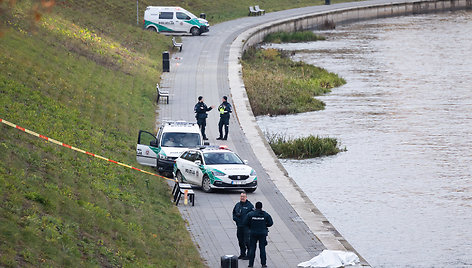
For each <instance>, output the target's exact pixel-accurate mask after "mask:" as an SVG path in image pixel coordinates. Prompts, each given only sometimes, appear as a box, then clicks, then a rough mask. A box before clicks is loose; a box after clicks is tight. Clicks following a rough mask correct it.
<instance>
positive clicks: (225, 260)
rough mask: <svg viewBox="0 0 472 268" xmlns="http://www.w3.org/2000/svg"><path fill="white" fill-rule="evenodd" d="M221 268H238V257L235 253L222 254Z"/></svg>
mask: <svg viewBox="0 0 472 268" xmlns="http://www.w3.org/2000/svg"><path fill="white" fill-rule="evenodd" d="M221 268H238V257H236V256H235V255H224V256H221Z"/></svg>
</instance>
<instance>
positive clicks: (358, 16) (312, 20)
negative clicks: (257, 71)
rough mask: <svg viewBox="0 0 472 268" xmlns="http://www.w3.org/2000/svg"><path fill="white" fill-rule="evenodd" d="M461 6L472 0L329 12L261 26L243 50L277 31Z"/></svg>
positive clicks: (425, 2)
mask: <svg viewBox="0 0 472 268" xmlns="http://www.w3.org/2000/svg"><path fill="white" fill-rule="evenodd" d="M461 9H472V0H439V1H416V2H403V3H389V4H380V5H373V6H367V7H354V8H345V9H337V10H331V11H325V12H320V13H315V14H310V15H304V16H299V17H295V18H288V19H284V20H280V21H277V22H275V23H269V24H265V25H261V26H259V27H257V28H256V29H255V31H254V32H252V35H251V36H250V37H249V38H248V39H247V40H245V44H244V46H243V50H246V48H248V47H250V46H253V45H255V44H258V43H260V42H262V40H263V39H264V37H265V36H266V35H267V34H269V33H274V32H294V31H302V30H309V29H319V28H322V27H324V26H325V25H338V24H345V23H352V22H356V21H362V20H371V19H378V18H386V17H395V16H404V15H413V14H424V13H432V12H445V11H452V10H461Z"/></svg>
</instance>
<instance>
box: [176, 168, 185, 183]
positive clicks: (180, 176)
mask: <svg viewBox="0 0 472 268" xmlns="http://www.w3.org/2000/svg"><path fill="white" fill-rule="evenodd" d="M175 176H176V177H177V181H179V182H184V176H182V173H180V170H177V173H176V175H175Z"/></svg>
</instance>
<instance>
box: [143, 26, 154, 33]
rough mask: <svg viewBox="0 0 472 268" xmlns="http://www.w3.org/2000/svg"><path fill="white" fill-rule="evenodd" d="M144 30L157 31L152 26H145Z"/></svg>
mask: <svg viewBox="0 0 472 268" xmlns="http://www.w3.org/2000/svg"><path fill="white" fill-rule="evenodd" d="M146 30H148V31H151V32H157V30H156V28H154V27H152V26H151V27H147V28H146Z"/></svg>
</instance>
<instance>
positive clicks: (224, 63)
mask: <svg viewBox="0 0 472 268" xmlns="http://www.w3.org/2000/svg"><path fill="white" fill-rule="evenodd" d="M381 3H387V1H366V2H353V3H343V4H337V5H329V6H313V7H306V8H299V9H292V10H285V11H280V12H274V13H267V14H266V15H263V16H256V17H246V18H241V19H237V20H233V21H229V22H224V23H221V24H217V25H214V26H211V27H210V32H208V33H205V34H203V35H201V36H183V37H182V42H183V49H182V52H178V51H177V49H175V50H174V51H173V52H172V55H171V64H170V72H166V73H163V75H162V77H161V83H160V84H161V87H163V88H164V89H165V90H169V92H170V101H169V104H165V103H163V102H161V103H160V104H159V106H158V110H157V111H156V112H157V113H158V117H157V122H156V123H159V122H161V121H163V120H186V121H191V122H194V121H195V117H194V112H193V107H194V105H195V104H196V103H197V97H198V96H200V95H201V96H203V97H204V100H205V103H206V104H207V105H209V106H210V105H215V106H216V107H217V106H218V105H219V104H220V103H221V98H222V96H224V95H226V96H228V97H229V101H230V102H232V98H231V92H230V88H229V83H228V55H229V48H230V45H231V43H232V42H233V41H234V40H235V39H236V37H237V36H238V35H239V34H241V33H242V32H243V31H245V30H247V29H249V28H252V27H255V26H258V25H260V24H262V23H266V22H270V21H276V20H280V19H286V18H290V17H295V16H300V15H304V14H311V13H315V12H321V11H328V10H334V9H337V8H345V7H355V6H367V5H373V4H381ZM262 8H264V7H262ZM218 120H219V114H218V112H217V111H216V109H214V110H213V111H210V112H209V116H208V118H207V131H206V133H207V136H208V137H209V142H210V143H211V144H212V145H215V144H216V145H219V144H224V145H227V146H228V147H229V148H230V149H232V150H233V151H235V152H237V153H238V154H239V155H240V156H241V157H242V158H243V159H246V160H248V161H249V165H250V166H251V167H253V168H254V169H255V170H256V172H257V174H258V183H259V185H258V189H257V190H256V191H255V192H254V193H251V194H248V200H250V201H251V202H252V203H253V204H255V202H257V201H261V202H262V203H263V209H264V210H265V211H267V212H268V213H269V214H271V216H272V218H273V220H274V226H273V227H271V228H270V229H269V236H268V246H267V248H266V249H267V265H268V266H269V267H296V266H297V264H298V263H300V262H303V261H307V260H309V259H311V258H312V257H314V256H316V255H318V254H319V253H321V251H322V250H323V249H326V247H325V245H323V244H322V243H321V242H320V240H319V239H318V238H317V237H316V236H315V235H314V234H313V233H312V232H311V231H310V229H309V228H308V227H307V225H306V224H305V222H304V221H303V220H302V219H301V218H300V217H299V216H298V214H297V213H296V211H295V210H294V209H293V207H292V206H291V205H290V204H289V202H288V201H287V200H286V199H285V197H284V196H283V195H282V194H281V193H280V191H279V189H278V188H277V187H276V186H275V185H274V183H273V182H272V181H271V179H270V178H269V176H268V175H267V173H266V171H265V170H264V169H263V168H262V166H261V164H260V161H259V159H258V156H257V155H256V154H255V153H254V151H253V149H252V148H251V146H250V145H249V143H248V140H247V138H246V136H245V135H244V133H243V131H242V129H241V127H240V126H239V124H238V121H237V119H236V117H235V116H232V117H231V120H230V131H229V137H228V140H227V141H217V140H216V138H217V137H218V135H219V134H218ZM282 131H283V130H282ZM239 195H240V191H226V192H216V193H210V194H207V193H204V192H203V191H201V190H199V189H197V190H196V198H195V206H194V207H191V206H184V205H182V203H181V204H179V209H180V211H181V214H182V217H183V218H184V219H185V220H186V221H187V222H188V228H189V231H190V233H191V235H192V238H193V240H194V242H195V243H196V244H197V247H198V250H199V251H200V254H201V256H202V258H203V259H204V260H205V261H206V264H207V265H208V266H209V267H219V266H220V257H221V256H223V255H227V254H234V255H239V246H238V241H237V238H236V226H235V224H234V222H233V221H232V214H231V213H232V209H233V207H234V205H235V204H236V203H237V202H238V201H239ZM332 231H333V232H334V233H337V232H336V230H332ZM337 235H339V234H338V233H337ZM339 236H340V235H339ZM257 254H259V251H258V250H257ZM239 266H240V267H246V266H247V261H242V260H240V261H239ZM255 267H260V260H259V258H258V257H257V258H256V261H255Z"/></svg>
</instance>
